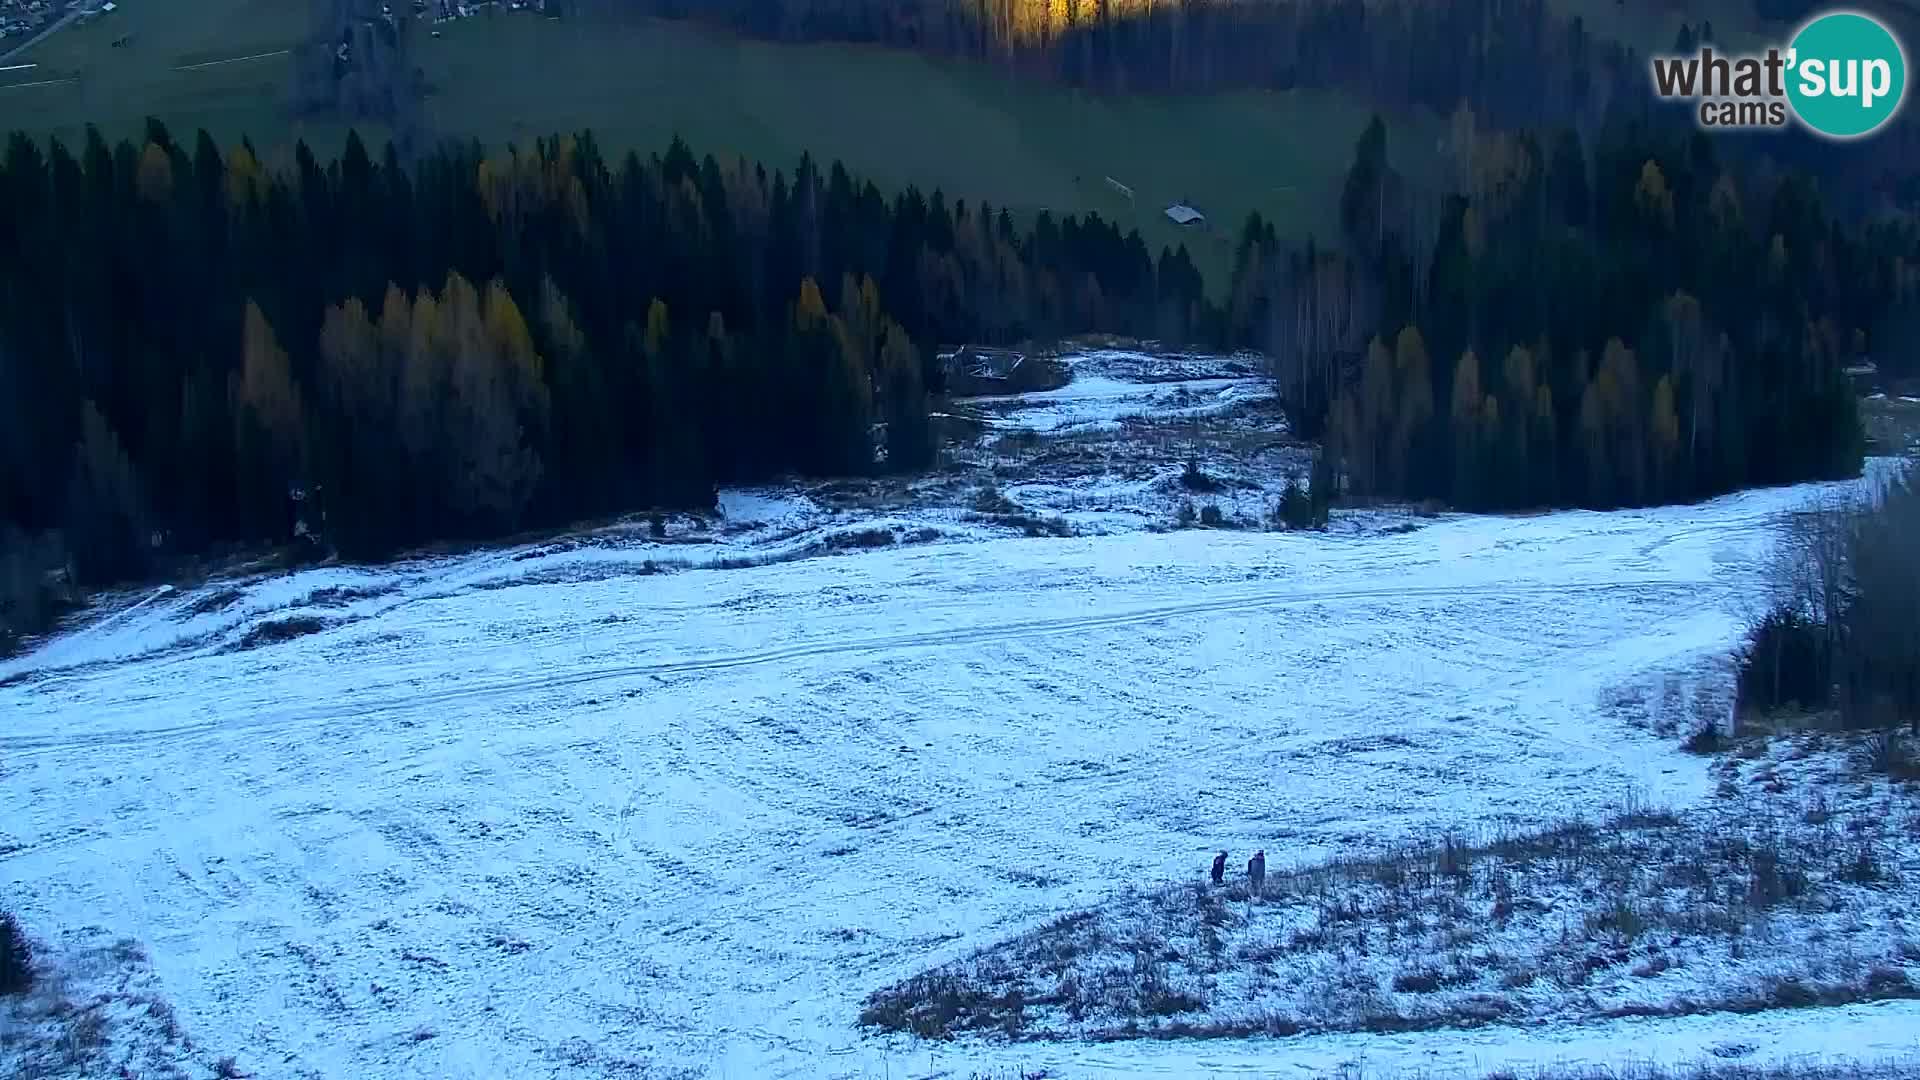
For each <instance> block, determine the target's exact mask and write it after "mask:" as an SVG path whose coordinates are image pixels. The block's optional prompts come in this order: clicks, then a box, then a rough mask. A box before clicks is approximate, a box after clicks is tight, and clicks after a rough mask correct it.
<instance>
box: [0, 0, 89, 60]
mask: <svg viewBox="0 0 1920 1080" xmlns="http://www.w3.org/2000/svg"><path fill="white" fill-rule="evenodd" d="M91 10H93V6H92V5H91V4H86V5H82V4H70V5H68V7H67V13H66V14H65V15H62V16H60V17H59V18H58V19H55V20H54V21H53V22H51V23H48V24H47V28H46V29H44V30H42V31H40V32H39V33H37V34H35V35H33V36H32V37H30V38H28V39H27V40H25V41H23V42H21V43H20V44H18V45H15V46H13V47H12V48H9V49H6V51H4V52H0V64H4V63H6V62H7V61H9V60H11V59H13V58H14V57H16V56H18V55H20V54H21V53H23V52H26V51H27V50H28V49H31V48H33V47H34V46H35V45H38V44H40V43H41V42H42V41H45V40H46V39H47V38H49V37H52V36H53V35H54V34H56V33H59V32H60V31H61V30H64V29H66V28H67V27H68V26H71V25H72V24H73V23H74V22H75V21H76V20H78V19H79V18H80V16H82V15H85V14H86V13H87V12H89V11H91Z"/></svg>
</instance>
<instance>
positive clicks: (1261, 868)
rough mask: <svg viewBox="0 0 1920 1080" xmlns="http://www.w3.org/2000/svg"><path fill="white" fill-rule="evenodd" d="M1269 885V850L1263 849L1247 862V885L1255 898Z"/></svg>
mask: <svg viewBox="0 0 1920 1080" xmlns="http://www.w3.org/2000/svg"><path fill="white" fill-rule="evenodd" d="M1266 883H1267V849H1266V848H1261V849H1260V850H1259V851H1256V852H1254V853H1253V858H1251V859H1248V860H1247V885H1248V886H1249V887H1250V888H1252V890H1253V894H1254V895H1255V896H1258V895H1260V887H1261V886H1262V885H1265V884H1266Z"/></svg>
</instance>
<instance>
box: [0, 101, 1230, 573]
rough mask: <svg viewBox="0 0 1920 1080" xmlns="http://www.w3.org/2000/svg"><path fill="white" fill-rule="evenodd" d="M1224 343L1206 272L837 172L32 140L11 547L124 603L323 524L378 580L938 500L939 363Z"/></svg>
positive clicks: (3, 381) (10, 368) (3, 487)
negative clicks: (626, 526) (817, 478)
mask: <svg viewBox="0 0 1920 1080" xmlns="http://www.w3.org/2000/svg"><path fill="white" fill-rule="evenodd" d="M1218 324H1219V316H1218V314H1217V313H1215V312H1213V311H1212V309H1210V308H1209V307H1208V306H1207V304H1206V303H1205V300H1204V298H1203V296H1202V290H1201V280H1200V275H1199V272H1198V271H1197V270H1196V269H1195V268H1194V266H1193V264H1192V261H1191V260H1190V259H1189V258H1188V257H1187V254H1186V252H1185V251H1184V249H1182V250H1179V251H1167V252H1162V253H1161V255H1160V256H1159V257H1158V258H1157V259H1156V258H1153V257H1151V256H1150V255H1149V253H1148V251H1147V249H1146V247H1145V245H1144V244H1143V242H1142V241H1141V240H1140V238H1139V237H1138V235H1136V234H1128V235H1122V234H1121V233H1120V231H1119V230H1118V229H1117V228H1116V227H1115V226H1114V225H1112V224H1110V223H1108V222H1105V221H1102V220H1100V219H1099V218H1098V217H1094V216H1088V217H1086V218H1073V217H1068V218H1064V219H1058V220H1056V219H1054V218H1052V217H1050V216H1046V215H1042V216H1041V217H1040V218H1039V219H1038V220H1037V221H1036V222H1035V223H1034V224H1033V225H1032V226H1031V227H1029V228H1025V229H1019V228H1016V227H1015V225H1014V223H1013V220H1012V218H1011V217H1010V216H1009V215H1008V214H1006V213H1005V212H1003V211H999V210H995V209H993V208H991V207H987V206H982V205H974V206H969V205H968V204H966V203H965V202H963V201H954V202H951V203H949V202H948V201H947V200H946V198H945V197H944V196H943V195H942V194H940V193H938V192H936V193H934V194H933V195H932V196H930V197H929V196H925V195H923V194H921V193H920V192H917V191H907V192H904V193H901V194H899V195H896V196H894V197H893V198H891V199H888V198H886V197H883V196H882V195H881V193H880V192H879V191H878V190H877V189H876V188H875V187H874V186H873V185H871V184H867V183H862V182H860V181H858V180H856V179H854V178H853V177H851V176H850V175H848V173H847V172H846V171H845V170H844V169H842V168H840V167H839V166H838V165H837V164H836V165H834V166H832V167H831V168H829V169H827V170H826V171H825V172H824V173H823V172H822V171H821V170H820V169H818V168H817V167H816V166H815V165H814V164H813V163H812V162H811V161H809V160H802V162H801V163H800V164H799V166H798V167H797V168H796V169H794V170H792V171H780V170H775V171H771V172H769V171H768V170H767V169H766V168H765V167H763V166H759V165H755V164H751V163H746V162H734V163H729V164H726V165H723V164H721V163H720V162H719V161H717V160H715V159H714V158H712V157H706V158H703V159H697V158H695V157H694V156H693V154H692V153H691V152H690V150H689V149H688V148H687V147H686V146H685V145H684V144H681V143H678V142H676V143H675V144H674V145H673V146H671V147H670V148H669V149H668V150H667V151H666V153H665V154H664V155H655V156H653V157H649V158H646V159H642V158H640V157H638V156H637V155H633V154H628V155H627V156H625V157H624V158H622V159H621V160H619V161H617V162H609V161H607V160H605V159H604V158H603V157H602V155H601V153H600V151H599V149H598V147H597V146H596V145H595V143H594V141H593V139H592V138H591V137H590V136H586V135H582V136H580V137H577V138H573V137H569V138H559V139H552V140H543V141H541V142H539V143H538V144H537V145H536V146H534V147H532V148H529V149H526V150H522V151H519V152H508V153H505V154H502V155H496V156H493V157H487V156H485V155H484V154H483V153H482V152H481V151H480V149H479V148H478V147H477V146H465V147H462V146H449V147H444V148H442V149H439V150H438V151H436V152H433V153H431V154H428V155H426V156H424V157H423V158H421V159H420V160H419V161H418V162H416V163H415V164H413V165H410V166H407V165H403V164H402V163H401V162H400V161H399V159H398V158H397V156H396V155H395V154H394V153H393V152H392V150H391V149H389V151H388V152H387V154H386V155H385V157H384V159H383V160H380V161H376V160H374V159H372V158H371V157H370V156H369V155H368V154H367V152H366V150H365V148H364V147H363V146H362V144H361V143H360V141H359V140H358V139H357V138H356V139H350V140H349V141H348V143H347V146H346V149H345V152H344V153H343V155H342V156H341V157H340V158H339V159H338V160H335V161H331V162H326V163H322V162H320V161H319V160H317V159H316V158H315V157H314V156H313V155H312V154H311V153H310V152H309V151H308V150H307V148H306V147H305V146H304V145H303V146H301V147H299V148H298V151H297V153H296V154H295V157H294V163H293V165H292V167H291V168H288V169H284V170H276V169H269V168H266V167H264V166H263V165H262V164H261V162H260V160H259V158H258V156H257V155H256V153H255V152H254V151H253V149H252V148H251V147H250V146H248V145H245V144H243V145H241V146H238V147H234V148H232V149H230V150H227V151H222V150H221V149H219V148H218V147H216V146H215V145H214V143H213V142H212V141H211V140H210V139H209V138H208V137H207V136H206V135H205V134H204V133H203V134H201V135H200V136H199V137H198V138H197V139H196V140H195V141H194V142H193V144H192V145H187V144H183V143H181V142H178V141H176V140H174V139H173V138H172V137H171V136H170V135H169V133H168V132H167V131H166V130H165V129H164V127H162V126H160V125H158V124H152V125H150V127H149V130H148V133H147V137H146V138H145V139H144V140H143V141H141V142H139V143H134V142H130V141H129V142H122V143H120V144H119V145H117V146H112V145H109V144H108V143H106V142H105V141H104V140H103V139H101V138H100V136H99V135H98V134H97V133H90V134H89V137H88V139H87V140H86V142H85V143H84V145H82V146H80V147H78V148H77V150H74V149H69V148H68V147H66V146H64V145H62V144H61V143H59V142H58V141H54V142H50V143H48V144H47V145H45V146H44V147H43V146H42V145H39V144H36V143H35V142H34V141H33V140H31V139H28V138H26V137H23V136H17V135H16V136H15V137H13V138H12V139H11V140H10V142H9V144H8V147H7V151H6V155H5V161H4V164H3V165H0V527H5V528H8V529H11V530H13V531H14V535H15V537H16V539H15V540H14V541H12V542H10V543H9V544H8V545H7V546H8V547H9V549H10V550H13V551H18V550H22V549H24V548H26V547H28V546H30V545H29V544H28V542H27V541H26V540H25V539H24V538H25V537H37V536H43V535H45V534H47V533H49V532H50V531H54V530H60V531H62V532H63V533H64V535H65V541H66V547H67V549H68V550H69V551H70V552H71V556H72V560H73V563H74V567H75V569H76V570H77V571H78V576H79V577H80V578H81V579H83V580H86V581H101V580H107V579H112V578H117V577H122V576H127V575H136V574H139V573H142V572H143V571H144V570H145V569H146V568H147V567H148V565H149V563H150V562H151V560H152V559H153V558H154V557H155V555H156V554H157V553H161V552H183V551H185V552H191V551H199V550H204V549H206V548H207V547H209V546H210V545H218V544H222V543H229V542H232V543H255V542H262V541H280V540H285V539H288V538H289V537H290V535H291V534H292V532H293V530H294V529H295V528H296V526H298V525H300V524H302V523H304V524H305V525H306V526H307V527H308V528H310V529H313V530H315V531H319V530H324V538H325V540H327V541H328V542H329V543H330V544H332V545H333V546H335V547H337V548H338V549H339V550H340V551H342V552H344V553H347V554H350V555H355V556H377V555H380V554H382V553H386V552H390V551H393V550H396V549H398V548H401V547H404V546H407V545H411V544H416V543H418V542H421V541H424V540H428V539H438V538H445V537H459V536H486V535H498V534H500V533H502V532H504V531H508V530H513V529H518V528H524V527H529V526H535V525H540V524H550V523H559V522H565V521H569V520H574V519H578V518H580V517H582V516H587V515H594V514H600V513H604V512H608V511H612V510H616V509H624V508H632V507H637V506H647V505H659V506H700V505H707V504H710V503H711V500H712V497H713V492H714V488H715V485H716V484H721V483H740V482H753V481H759V480H765V479H768V478H771V477H775V476H778V475H782V474H787V473H794V472H798V473H810V474H849V473H861V472H868V471H872V470H875V469H880V468H891V469H912V468H917V467H919V466H921V465H923V464H925V463H926V462H927V461H928V459H929V457H930V454H931V445H930V434H929V431H928V419H927V414H928V408H927V404H926V398H927V394H928V392H929V388H930V385H931V384H935V383H937V378H938V373H937V371H936V370H935V368H934V365H933V360H932V357H931V355H930V349H929V347H928V346H929V345H930V344H932V343H935V342H961V341H992V342H1001V341H1012V340H1018V339H1025V338H1028V337H1032V336H1038V335H1050V334H1058V333H1066V332H1072V331H1078V330H1105V331H1114V332H1121V333H1132V334H1139V335H1143V336H1145V335H1159V336H1164V337H1167V338H1170V339H1175V340H1178V339H1184V338H1186V337H1188V336H1190V335H1193V334H1207V335H1209V336H1217V335H1218V332H1219V331H1218ZM933 388H934V389H937V386H933Z"/></svg>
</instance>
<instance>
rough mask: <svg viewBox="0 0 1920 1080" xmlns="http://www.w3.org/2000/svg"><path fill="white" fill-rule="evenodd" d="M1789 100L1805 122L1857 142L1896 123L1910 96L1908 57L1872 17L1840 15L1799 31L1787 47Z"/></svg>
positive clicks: (1850, 13)
mask: <svg viewBox="0 0 1920 1080" xmlns="http://www.w3.org/2000/svg"><path fill="white" fill-rule="evenodd" d="M1787 65H1788V72H1787V100H1788V101H1790V102H1791V103H1792V104H1793V111H1794V114H1795V115H1797V116H1799V117H1800V122H1801V123H1803V124H1805V125H1807V126H1808V127H1809V128H1812V129H1813V130H1814V131H1815V132H1818V133H1819V134H1821V135H1825V136H1827V137H1829V138H1834V139H1855V138H1859V137H1860V136H1862V135H1865V134H1867V133H1869V132H1871V131H1874V130H1877V129H1878V128H1879V127H1880V126H1881V125H1883V124H1885V123H1886V122H1887V121H1889V120H1891V119H1893V114H1894V113H1896V112H1899V111H1900V102H1901V99H1903V98H1904V97H1906V93H1907V55H1906V52H1905V50H1903V49H1901V47H1900V42H1899V41H1898V40H1897V39H1895V38H1894V36H1893V34H1892V33H1891V32H1889V31H1888V30H1887V28H1886V27H1884V26H1882V25H1880V23H1879V22H1878V21H1877V20H1875V19H1874V18H1872V17H1871V16H1868V15H1862V14H1860V13H1858V12H1853V11H1836V12H1831V13H1829V14H1826V15H1821V16H1819V17H1818V18H1815V19H1814V20H1813V21H1812V22H1809V23H1808V24H1807V25H1805V26H1803V27H1801V28H1800V32H1799V33H1798V34H1795V35H1794V36H1793V42H1792V44H1790V45H1789V46H1788V47H1787Z"/></svg>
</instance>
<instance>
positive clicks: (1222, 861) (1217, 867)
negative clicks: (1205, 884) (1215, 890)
mask: <svg viewBox="0 0 1920 1080" xmlns="http://www.w3.org/2000/svg"><path fill="white" fill-rule="evenodd" d="M1226 876H1227V853H1226V852H1224V851H1223V852H1221V853H1220V854H1218V855H1215V856H1214V857H1213V883H1214V884H1215V885H1218V884H1220V883H1221V882H1222V881H1224V880H1226Z"/></svg>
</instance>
